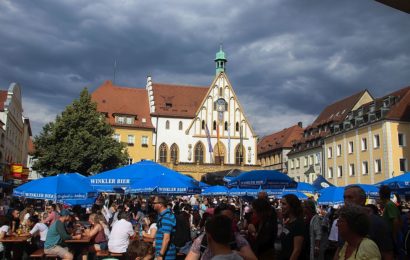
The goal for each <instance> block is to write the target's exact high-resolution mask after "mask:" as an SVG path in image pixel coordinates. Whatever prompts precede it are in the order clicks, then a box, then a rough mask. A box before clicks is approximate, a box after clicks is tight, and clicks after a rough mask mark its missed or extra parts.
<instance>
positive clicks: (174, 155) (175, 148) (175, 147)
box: [171, 144, 179, 164]
mask: <svg viewBox="0 0 410 260" xmlns="http://www.w3.org/2000/svg"><path fill="white" fill-rule="evenodd" d="M178 154H179V149H178V145H177V144H172V145H171V162H172V163H174V164H175V163H177V162H178V161H179V156H178Z"/></svg>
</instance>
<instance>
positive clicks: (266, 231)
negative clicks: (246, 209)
mask: <svg viewBox="0 0 410 260" xmlns="http://www.w3.org/2000/svg"><path fill="white" fill-rule="evenodd" d="M252 208H253V210H254V214H256V216H257V219H258V224H257V226H256V227H255V231H256V232H255V237H254V239H253V242H252V243H251V246H252V249H253V252H254V253H255V255H256V256H257V257H258V259H260V260H263V259H267V260H268V259H273V258H274V257H275V246H274V245H275V240H276V236H277V233H278V219H277V215H276V211H275V209H273V208H272V207H271V205H270V204H269V202H268V200H266V199H256V200H254V201H253V202H252Z"/></svg>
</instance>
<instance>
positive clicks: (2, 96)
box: [0, 90, 7, 111]
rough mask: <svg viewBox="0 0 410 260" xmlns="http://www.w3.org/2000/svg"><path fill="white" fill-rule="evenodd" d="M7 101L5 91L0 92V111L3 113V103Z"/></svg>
mask: <svg viewBox="0 0 410 260" xmlns="http://www.w3.org/2000/svg"><path fill="white" fill-rule="evenodd" d="M6 100H7V90H0V111H4V102H6Z"/></svg>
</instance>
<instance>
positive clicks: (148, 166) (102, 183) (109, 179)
mask: <svg viewBox="0 0 410 260" xmlns="http://www.w3.org/2000/svg"><path fill="white" fill-rule="evenodd" d="M169 172H173V173H175V171H173V170H171V169H169V168H167V167H165V166H162V165H161V164H158V163H156V162H153V161H148V160H145V161H141V162H138V163H134V164H131V165H127V166H124V167H121V168H117V169H114V170H109V171H106V172H101V173H99V174H96V175H94V176H91V177H89V180H90V183H91V185H92V186H93V187H94V188H95V189H96V190H98V191H105V192H113V191H115V190H116V189H117V190H118V189H122V190H127V189H128V188H129V187H130V186H131V185H132V184H133V183H135V182H137V181H139V180H142V179H144V178H147V177H158V176H160V175H161V174H166V173H169ZM183 177H184V178H187V179H191V178H190V177H188V176H185V175H183Z"/></svg>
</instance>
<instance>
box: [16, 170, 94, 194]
mask: <svg viewBox="0 0 410 260" xmlns="http://www.w3.org/2000/svg"><path fill="white" fill-rule="evenodd" d="M13 195H14V196H18V197H25V198H30V199H44V200H53V201H62V200H65V199H87V198H91V197H96V196H97V193H96V191H95V190H94V189H93V188H92V187H91V185H90V182H89V181H88V179H87V178H86V177H84V176H83V175H81V174H79V173H64V174H59V175H56V176H50V177H45V178H41V179H37V180H33V181H31V182H28V183H26V184H23V185H21V186H19V187H17V188H15V189H14V190H13Z"/></svg>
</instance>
